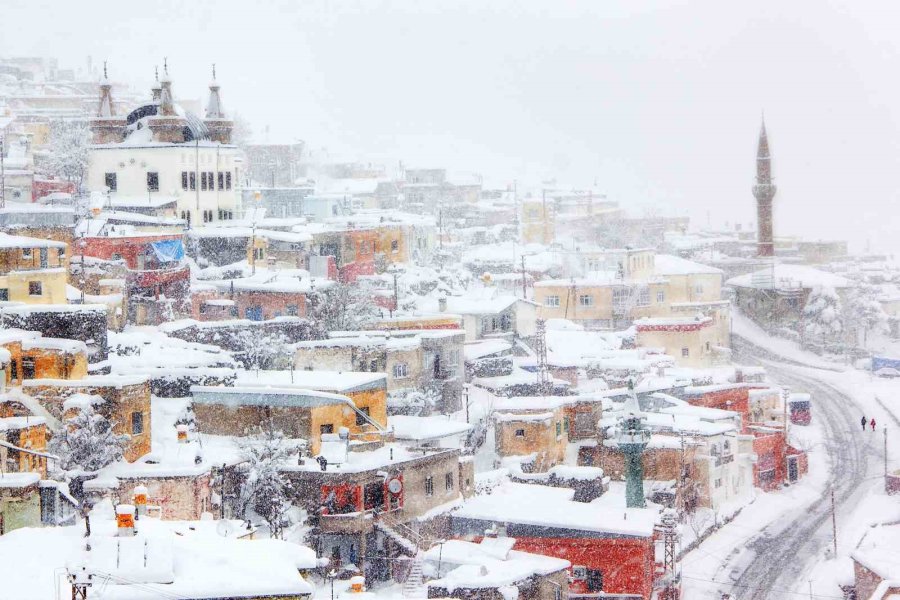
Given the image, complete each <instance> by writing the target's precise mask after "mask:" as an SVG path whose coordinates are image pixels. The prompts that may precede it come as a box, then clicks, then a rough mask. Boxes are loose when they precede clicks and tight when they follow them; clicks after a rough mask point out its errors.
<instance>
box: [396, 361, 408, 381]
mask: <svg viewBox="0 0 900 600" xmlns="http://www.w3.org/2000/svg"><path fill="white" fill-rule="evenodd" d="M404 377H409V366H408V365H407V364H406V363H397V364H396V365H394V378H395V379H403V378H404Z"/></svg>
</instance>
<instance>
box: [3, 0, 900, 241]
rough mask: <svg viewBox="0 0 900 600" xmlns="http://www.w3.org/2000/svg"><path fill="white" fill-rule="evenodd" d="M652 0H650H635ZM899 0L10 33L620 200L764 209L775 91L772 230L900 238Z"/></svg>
mask: <svg viewBox="0 0 900 600" xmlns="http://www.w3.org/2000/svg"><path fill="white" fill-rule="evenodd" d="M638 4H639V5H640V6H641V7H642V8H635V7H634V6H632V5H638ZM898 21H900V19H898V10H897V9H892V4H891V3H888V2H879V3H869V2H862V1H858V0H857V1H851V2H847V3H839V2H833V1H831V2H828V1H821V0H820V1H815V2H812V1H810V2H807V1H801V0H790V1H784V0H780V1H774V2H768V1H754V2H721V1H704V0H699V1H695V2H677V1H674V0H669V1H666V0H661V1H658V2H628V1H623V2H617V3H613V2H608V1H599V0H591V1H584V2H566V1H564V0H552V1H551V0H547V1H545V2H530V1H523V0H509V1H501V0H497V1H493V0H491V1H488V0H480V1H478V0H476V1H472V2H455V1H454V2H450V1H446V0H443V1H441V2H427V1H425V0H418V1H413V2H376V1H371V2H336V1H328V2H326V1H310V0H304V1H303V2H296V1H291V0H283V1H276V0H269V1H258V2H254V1H245V2H231V1H229V0H218V1H215V2H210V1H206V0H191V1H189V2H186V1H184V0H153V1H148V2H129V1H123V0H118V1H115V2H113V1H105V0H103V1H99V0H85V1H80V2H68V1H63V0H60V1H55V2H49V1H46V0H3V1H2V4H0V22H2V23H4V25H3V26H2V31H3V33H2V35H0V53H2V54H4V55H45V56H56V57H59V58H60V62H61V66H63V67H66V66H70V67H82V66H83V65H84V64H85V58H86V57H87V56H88V55H91V56H93V58H94V61H95V64H97V63H100V62H102V61H103V60H104V59H107V60H108V61H109V64H110V75H111V77H112V78H113V79H124V80H128V81H129V82H132V83H134V84H136V85H141V86H146V87H149V83H150V81H151V79H152V73H153V66H154V65H155V64H161V63H162V57H163V56H168V57H169V64H170V72H171V74H172V77H173V82H174V83H173V85H174V88H175V93H176V96H179V95H180V96H187V97H191V98H197V97H201V96H203V97H205V86H206V84H207V82H208V80H209V68H210V67H209V65H210V63H212V62H215V63H216V64H217V68H218V74H219V81H220V82H221V84H222V86H223V87H222V93H223V100H224V102H225V106H226V110H229V111H237V112H239V113H241V114H242V115H243V116H244V117H246V118H247V119H249V120H250V121H251V123H252V125H253V128H254V130H255V132H256V133H257V134H258V137H261V136H262V132H263V130H264V127H265V126H266V125H269V127H270V135H269V139H270V140H271V141H290V140H292V139H297V138H300V139H303V140H305V141H306V142H307V143H308V145H309V147H310V148H312V149H313V150H317V149H320V148H323V147H327V148H328V149H329V150H330V151H331V152H332V154H334V155H336V156H339V157H341V158H346V159H360V160H365V161H376V162H381V163H388V162H390V164H395V161H396V160H397V159H402V160H403V161H404V162H405V163H406V164H408V165H413V166H447V167H448V168H450V169H454V170H461V171H477V172H481V173H482V174H484V175H485V177H486V181H487V182H491V183H497V184H505V183H506V182H511V181H512V180H513V179H514V178H518V179H519V180H520V181H539V180H540V179H541V178H543V177H547V176H554V175H555V176H557V177H558V179H559V180H561V181H565V182H570V183H572V184H575V185H588V184H590V183H591V182H592V181H593V180H594V179H595V178H596V179H597V181H598V184H599V186H600V187H601V188H603V189H605V190H607V191H608V193H609V195H610V197H611V198H613V199H616V200H619V201H620V202H622V204H623V205H625V206H631V207H637V208H640V209H643V208H644V207H654V208H658V209H659V210H660V211H661V212H664V213H668V214H681V213H687V214H690V215H691V216H692V217H693V218H694V219H695V220H696V221H697V222H699V223H705V222H706V219H707V214H709V218H710V219H711V222H712V223H713V224H714V225H719V224H722V223H723V222H724V221H726V220H727V221H729V222H732V223H733V222H734V221H736V220H739V221H742V222H748V221H750V220H752V219H753V211H754V204H753V198H752V196H751V194H750V186H751V185H752V177H753V174H754V160H753V159H754V154H755V148H756V136H757V132H758V128H759V119H760V112H761V110H762V109H765V113H766V122H767V126H768V129H769V136H770V143H771V147H772V152H773V156H774V172H775V176H776V178H777V179H776V181H777V183H778V185H779V192H778V196H776V198H775V203H776V223H775V228H776V234H802V235H805V236H807V237H811V238H830V237H844V238H849V239H851V241H853V242H854V243H855V244H856V248H857V249H862V247H863V244H864V243H865V241H866V240H868V239H871V243H872V248H873V249H881V250H886V251H897V252H900V236H898V235H896V234H895V231H896V230H897V225H898V224H900V219H898V217H897V216H896V213H897V211H898V208H900V202H898V146H900V121H898V118H897V115H896V112H897V108H896V107H897V105H898V103H897V98H898V92H900V86H898V83H897V81H898V77H900V75H898V74H900V59H898V45H900V42H898V36H897V33H896V32H897V31H898V30H900V27H898V25H900V23H898Z"/></svg>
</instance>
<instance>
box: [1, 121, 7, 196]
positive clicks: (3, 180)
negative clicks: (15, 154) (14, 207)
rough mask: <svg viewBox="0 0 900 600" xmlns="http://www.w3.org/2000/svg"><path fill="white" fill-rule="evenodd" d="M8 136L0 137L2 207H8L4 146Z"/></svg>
mask: <svg viewBox="0 0 900 600" xmlns="http://www.w3.org/2000/svg"><path fill="white" fill-rule="evenodd" d="M5 144H6V138H5V137H4V138H0V208H6V168H5V167H4V165H3V148H4V146H5Z"/></svg>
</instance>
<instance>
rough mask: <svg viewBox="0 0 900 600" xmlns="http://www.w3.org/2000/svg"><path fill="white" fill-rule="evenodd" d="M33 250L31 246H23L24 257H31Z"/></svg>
mask: <svg viewBox="0 0 900 600" xmlns="http://www.w3.org/2000/svg"><path fill="white" fill-rule="evenodd" d="M31 257H32V250H31V248H22V258H31Z"/></svg>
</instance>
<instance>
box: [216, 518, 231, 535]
mask: <svg viewBox="0 0 900 600" xmlns="http://www.w3.org/2000/svg"><path fill="white" fill-rule="evenodd" d="M216 533H218V534H219V535H221V536H222V537H231V536H232V535H233V534H234V523H232V522H231V521H228V520H226V519H222V520H220V521H219V522H218V524H217V525H216Z"/></svg>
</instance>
